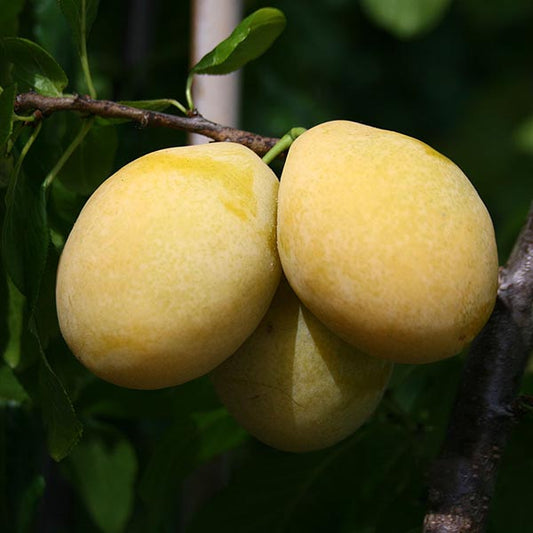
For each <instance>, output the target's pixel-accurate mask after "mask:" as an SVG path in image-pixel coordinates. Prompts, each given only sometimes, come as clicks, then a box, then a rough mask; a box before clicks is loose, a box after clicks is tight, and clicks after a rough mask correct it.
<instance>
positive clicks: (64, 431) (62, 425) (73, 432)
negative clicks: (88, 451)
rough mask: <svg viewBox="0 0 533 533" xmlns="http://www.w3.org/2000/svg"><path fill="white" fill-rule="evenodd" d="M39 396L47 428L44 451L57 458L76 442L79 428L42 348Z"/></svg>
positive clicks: (68, 450)
mask: <svg viewBox="0 0 533 533" xmlns="http://www.w3.org/2000/svg"><path fill="white" fill-rule="evenodd" d="M39 397H40V404H41V409H42V412H43V420H44V423H45V427H46V431H47V435H46V437H47V439H46V440H47V445H48V451H49V453H50V455H51V457H52V458H53V459H55V460H56V461H61V459H64V458H65V457H66V456H67V455H68V454H69V453H70V452H71V451H72V449H73V448H74V446H76V444H77V443H78V441H79V439H80V437H81V434H82V431H83V428H82V425H81V423H80V421H79V420H78V418H77V416H76V412H75V411H74V407H73V406H72V402H71V401H70V398H69V396H68V394H67V391H66V390H65V387H64V386H63V384H62V383H61V381H60V380H59V378H58V377H57V375H56V374H55V372H54V371H53V370H52V368H51V366H50V365H49V363H48V360H47V359H46V355H45V353H44V351H43V350H42V348H41V364H40V368H39Z"/></svg>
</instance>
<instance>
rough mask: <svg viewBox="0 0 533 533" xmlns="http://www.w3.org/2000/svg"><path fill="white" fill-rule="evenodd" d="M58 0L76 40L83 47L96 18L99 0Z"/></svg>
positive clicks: (79, 46)
mask: <svg viewBox="0 0 533 533" xmlns="http://www.w3.org/2000/svg"><path fill="white" fill-rule="evenodd" d="M58 2H59V6H60V7H61V11H63V15H65V18H66V19H67V21H68V23H69V26H70V28H71V30H72V35H73V36H74V41H75V42H76V45H77V46H78V48H79V49H81V48H82V47H83V46H84V42H85V40H86V38H87V35H89V32H90V30H91V26H92V25H93V22H94V19H95V18H96V13H97V12H98V3H99V0H58Z"/></svg>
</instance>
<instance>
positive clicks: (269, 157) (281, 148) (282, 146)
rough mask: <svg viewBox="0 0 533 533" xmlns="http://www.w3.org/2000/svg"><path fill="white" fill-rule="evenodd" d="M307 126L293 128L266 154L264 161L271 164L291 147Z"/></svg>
mask: <svg viewBox="0 0 533 533" xmlns="http://www.w3.org/2000/svg"><path fill="white" fill-rule="evenodd" d="M304 131H306V130H305V128H292V129H291V130H290V131H289V132H288V133H286V134H285V135H284V136H283V137H282V138H281V139H280V140H279V142H278V143H276V144H275V145H274V146H273V147H272V148H271V149H270V150H269V151H268V152H267V153H266V154H265V155H264V156H263V161H264V162H265V163H266V164H267V165H270V163H272V161H274V159H276V157H278V156H279V155H280V154H282V153H283V152H285V151H286V150H288V149H289V147H290V146H291V144H292V143H293V142H294V141H295V140H296V139H297V138H298V137H299V136H300V135H301V134H302V133H303V132H304Z"/></svg>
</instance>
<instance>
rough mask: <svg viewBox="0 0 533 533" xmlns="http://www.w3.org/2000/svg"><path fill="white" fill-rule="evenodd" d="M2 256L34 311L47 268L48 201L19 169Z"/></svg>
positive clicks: (8, 206)
mask: <svg viewBox="0 0 533 533" xmlns="http://www.w3.org/2000/svg"><path fill="white" fill-rule="evenodd" d="M2 230H3V231H2V252H3V256H4V264H5V267H6V270H7V272H8V274H9V276H10V277H11V279H12V280H13V283H14V284H15V286H16V287H17V288H18V289H19V291H20V292H21V293H22V294H24V295H25V296H26V298H27V299H28V304H29V307H30V310H31V309H32V308H33V305H34V304H35V301H36V299H37V296H38V293H39V287H40V283H41V277H42V274H43V271H44V268H45V265H46V257H47V253H48V243H49V232H48V225H47V215H46V197H45V192H44V190H43V188H42V187H41V184H40V183H36V182H35V180H30V179H29V178H28V177H27V176H26V174H25V173H24V172H19V171H18V168H17V169H15V171H14V172H13V175H12V177H11V179H10V183H9V188H8V192H7V194H6V213H5V219H4V225H3V228H2Z"/></svg>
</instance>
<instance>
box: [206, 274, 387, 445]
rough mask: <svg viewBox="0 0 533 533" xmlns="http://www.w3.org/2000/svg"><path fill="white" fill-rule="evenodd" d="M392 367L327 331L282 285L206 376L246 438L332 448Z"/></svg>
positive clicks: (362, 415)
mask: <svg viewBox="0 0 533 533" xmlns="http://www.w3.org/2000/svg"><path fill="white" fill-rule="evenodd" d="M391 367H392V365H391V364H390V363H389V362H388V361H383V360H380V359H376V358H372V357H368V356H366V355H364V354H362V353H360V352H358V351H357V350H356V349H354V348H353V347H352V346H350V345H348V344H347V343H345V342H344V341H342V340H341V339H340V338H339V337H337V336H336V335H334V334H333V333H331V331H329V330H328V329H327V328H326V327H325V326H324V325H323V324H321V323H320V322H319V321H318V320H317V319H316V318H315V317H314V316H313V315H312V314H311V313H310V312H309V311H308V310H307V309H305V308H304V307H303V306H302V305H301V303H300V301H299V300H298V298H297V297H296V295H295V294H294V292H293V291H292V290H291V289H290V287H289V285H288V283H287V282H286V281H284V280H283V281H282V282H281V283H280V286H279V288H278V291H277V292H276V295H275V296H274V299H273V301H272V305H271V306H270V308H269V310H268V312H267V314H266V315H265V317H264V318H263V320H262V321H261V323H260V325H259V327H258V328H257V330H256V331H255V332H254V333H253V334H252V335H251V337H249V338H248V339H247V340H246V342H245V343H244V344H243V345H242V346H241V347H240V348H239V350H237V352H236V353H235V354H234V355H233V356H231V357H230V358H229V359H227V360H226V361H225V362H224V363H222V365H220V366H219V367H217V368H216V369H215V371H214V372H213V374H212V377H213V382H214V385H215V389H216V391H217V393H218V395H219V397H220V399H221V401H222V402H223V403H224V404H225V405H226V407H227V408H228V410H229V412H230V413H231V414H232V415H233V416H234V417H235V418H236V420H237V421H238V422H239V423H240V424H241V425H242V426H243V427H244V428H245V429H247V430H248V431H249V432H250V433H251V434H252V435H254V436H255V437H256V438H258V439H259V440H261V441H262V442H264V443H266V444H268V445H270V446H272V447H274V448H277V449H280V450H285V451H292V452H303V451H310V450H317V449H321V448H325V447H327V446H331V445H333V444H335V443H336V442H339V441H340V440H342V439H344V438H345V437H347V436H348V435H350V434H351V433H353V432H354V431H355V430H356V429H357V428H358V427H359V426H360V425H361V424H363V423H364V422H365V420H367V419H368V417H369V416H370V415H371V414H372V413H373V411H374V410H375V408H376V406H377V405H378V403H379V401H380V399H381V396H382V394H383V391H384V389H385V387H386V385H387V382H388V379H389V375H390V371H391Z"/></svg>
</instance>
